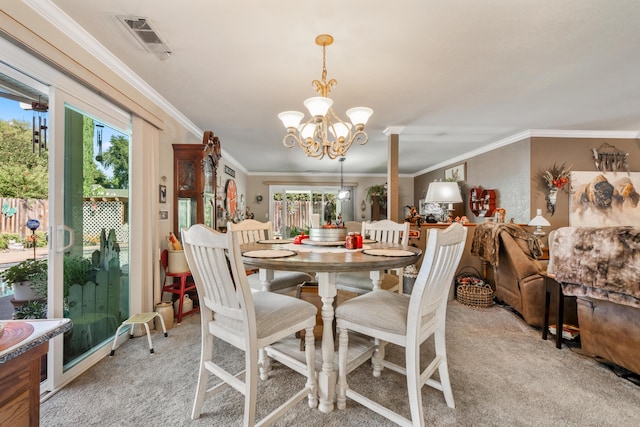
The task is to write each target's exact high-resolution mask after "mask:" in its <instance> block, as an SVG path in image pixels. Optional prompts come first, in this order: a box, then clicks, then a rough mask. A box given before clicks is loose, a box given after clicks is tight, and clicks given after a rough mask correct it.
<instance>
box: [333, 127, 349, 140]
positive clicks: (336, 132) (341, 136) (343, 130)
mask: <svg viewBox="0 0 640 427" xmlns="http://www.w3.org/2000/svg"><path fill="white" fill-rule="evenodd" d="M349 129H351V125H350V124H349V123H334V124H333V126H330V127H329V131H330V132H331V135H333V136H334V137H336V138H337V139H338V140H343V141H344V140H345V139H346V138H347V136H348V135H349Z"/></svg>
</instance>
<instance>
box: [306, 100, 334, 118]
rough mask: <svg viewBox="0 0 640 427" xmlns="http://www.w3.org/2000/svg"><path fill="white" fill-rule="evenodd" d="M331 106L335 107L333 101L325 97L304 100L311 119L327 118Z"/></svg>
mask: <svg viewBox="0 0 640 427" xmlns="http://www.w3.org/2000/svg"><path fill="white" fill-rule="evenodd" d="M331 105H333V100H332V99H331V98H325V97H324V96H314V97H313V98H307V99H305V100H304V106H305V107H307V110H309V114H311V117H318V116H321V117H324V116H326V115H327V111H329V108H331Z"/></svg>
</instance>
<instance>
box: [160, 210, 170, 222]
mask: <svg viewBox="0 0 640 427" xmlns="http://www.w3.org/2000/svg"><path fill="white" fill-rule="evenodd" d="M158 219H159V220H160V221H167V220H168V219H169V211H160V212H158Z"/></svg>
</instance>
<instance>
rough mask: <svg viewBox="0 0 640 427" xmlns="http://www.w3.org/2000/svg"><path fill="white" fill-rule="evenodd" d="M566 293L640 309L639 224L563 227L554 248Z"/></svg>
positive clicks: (556, 235) (556, 267) (557, 268)
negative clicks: (632, 225) (637, 225)
mask: <svg viewBox="0 0 640 427" xmlns="http://www.w3.org/2000/svg"><path fill="white" fill-rule="evenodd" d="M551 256H552V262H553V265H554V269H555V272H556V280H557V281H558V282H560V283H562V288H563V292H564V293H565V295H574V296H587V297H591V298H596V299H603V300H609V301H611V302H615V303H618V304H624V305H629V306H632V307H638V308H640V227H631V226H623V227H563V228H559V229H558V230H557V231H556V234H555V238H554V240H553V246H552V247H551Z"/></svg>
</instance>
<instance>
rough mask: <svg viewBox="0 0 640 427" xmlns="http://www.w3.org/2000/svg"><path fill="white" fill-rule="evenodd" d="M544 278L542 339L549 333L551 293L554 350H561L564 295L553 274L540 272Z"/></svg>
mask: <svg viewBox="0 0 640 427" xmlns="http://www.w3.org/2000/svg"><path fill="white" fill-rule="evenodd" d="M540 274H541V275H542V276H543V277H544V286H545V296H544V322H543V325H542V339H543V340H546V339H547V333H548V331H549V307H550V306H551V293H552V292H554V293H555V294H556V348H562V325H563V324H564V294H563V293H562V285H560V283H558V282H556V280H555V277H556V276H555V274H552V273H547V272H546V271H545V272H541V273H540Z"/></svg>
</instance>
